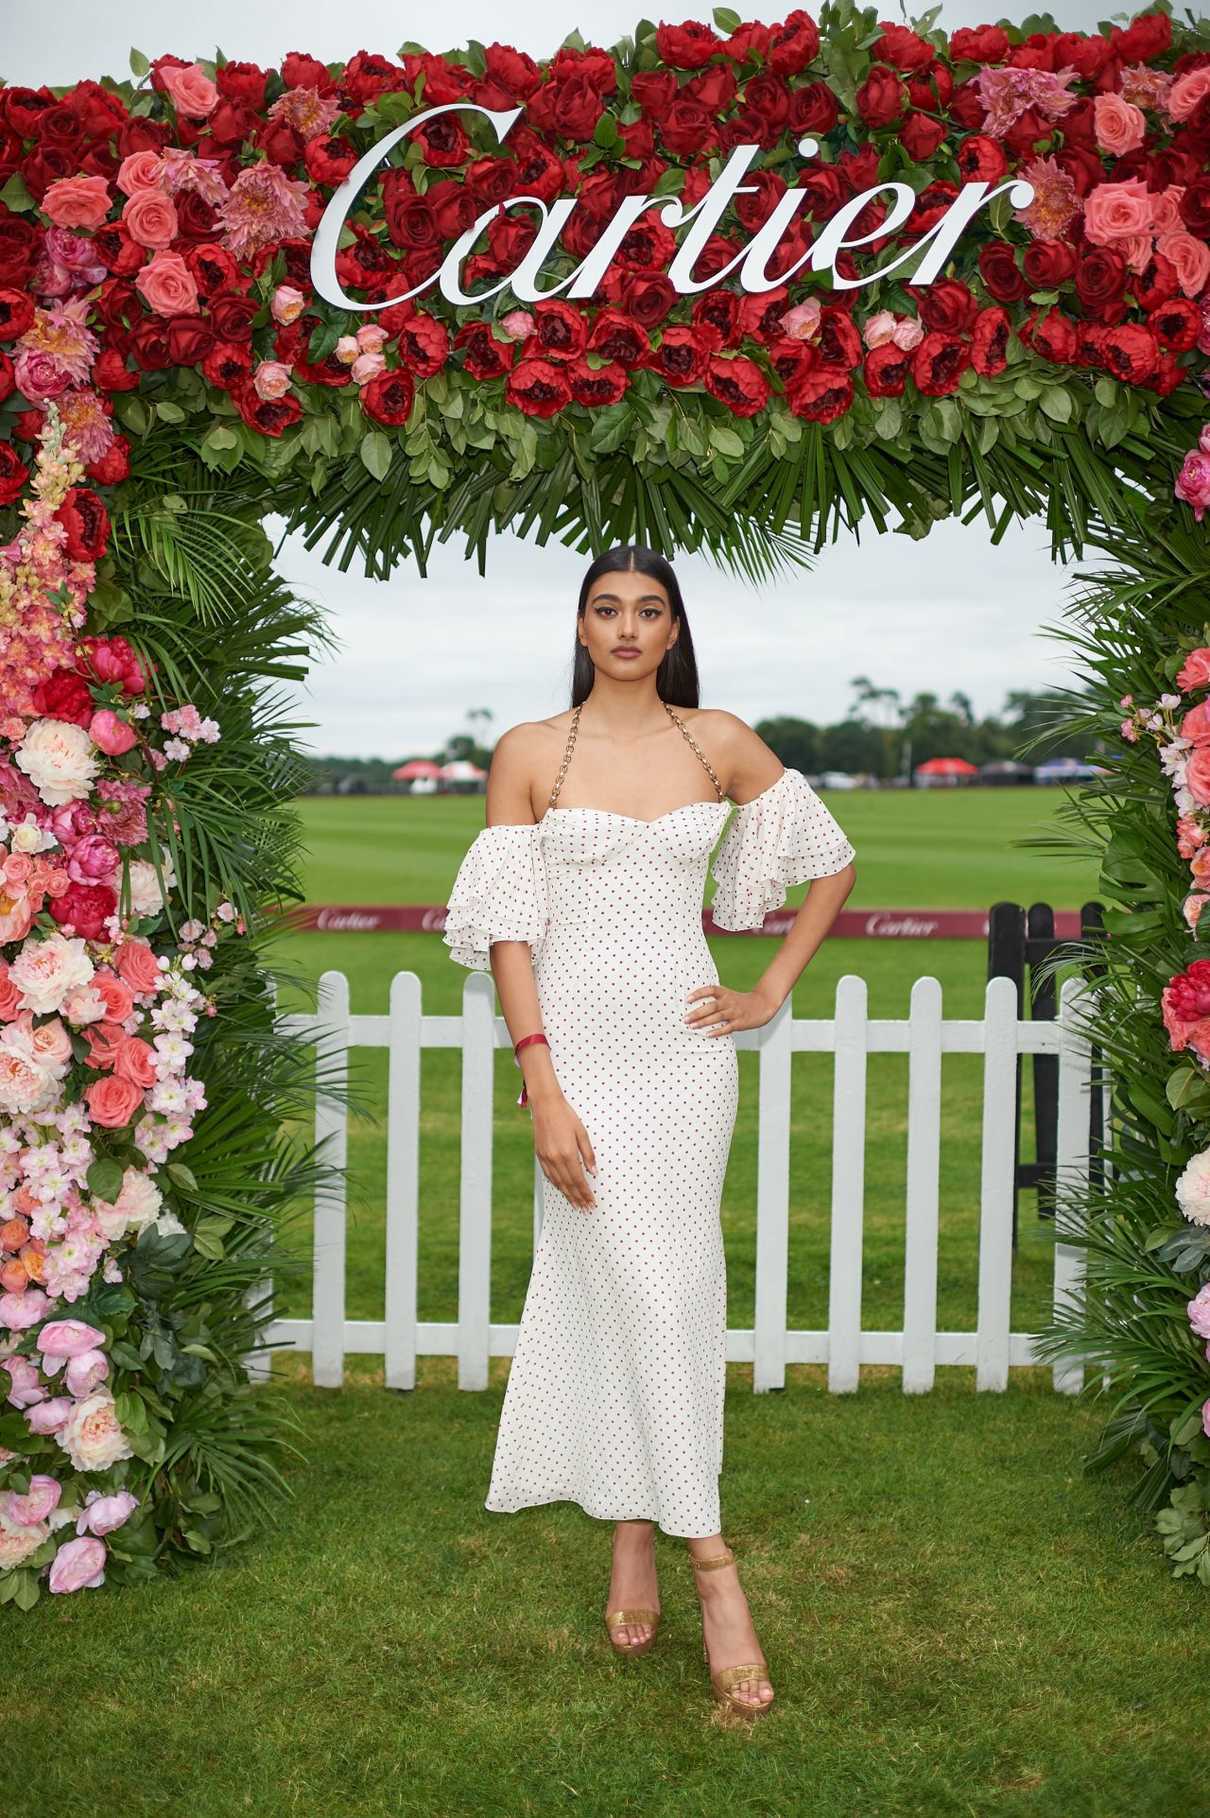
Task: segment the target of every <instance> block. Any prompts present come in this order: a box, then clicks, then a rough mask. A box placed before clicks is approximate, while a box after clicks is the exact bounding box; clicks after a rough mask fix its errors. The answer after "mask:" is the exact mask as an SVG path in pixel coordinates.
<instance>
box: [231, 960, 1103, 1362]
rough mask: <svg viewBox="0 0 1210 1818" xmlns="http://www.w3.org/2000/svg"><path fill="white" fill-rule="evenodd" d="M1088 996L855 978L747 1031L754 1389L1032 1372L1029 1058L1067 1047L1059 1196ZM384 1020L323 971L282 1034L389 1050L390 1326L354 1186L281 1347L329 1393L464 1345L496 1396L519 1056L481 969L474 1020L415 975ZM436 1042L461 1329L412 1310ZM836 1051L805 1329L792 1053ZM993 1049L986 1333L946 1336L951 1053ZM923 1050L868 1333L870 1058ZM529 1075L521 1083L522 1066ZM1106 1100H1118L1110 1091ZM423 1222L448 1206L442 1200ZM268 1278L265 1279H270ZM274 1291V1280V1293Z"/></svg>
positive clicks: (1073, 985) (320, 1198)
mask: <svg viewBox="0 0 1210 1818" xmlns="http://www.w3.org/2000/svg"><path fill="white" fill-rule="evenodd" d="M1088 991H1089V987H1088V986H1087V985H1086V984H1084V983H1083V982H1082V981H1081V980H1079V979H1069V980H1067V981H1066V982H1065V983H1064V985H1063V987H1062V990H1061V992H1060V1001H1059V1013H1058V1015H1057V1017H1056V1018H1055V1019H1054V1021H1038V1022H1033V1021H1029V1020H1024V1021H1021V1020H1018V1017H1017V1007H1016V992H1015V987H1014V985H1013V983H1012V981H1011V980H1009V979H1006V978H994V979H991V980H990V981H989V982H988V985H987V989H986V997H985V1002H984V1014H983V1017H982V1019H981V1020H971V1019H966V1018H946V1017H943V1016H942V1005H941V985H940V983H939V981H938V980H937V979H935V978H931V977H926V978H918V979H917V980H916V981H915V983H914V985H913V987H912V993H911V1001H910V1009H909V1014H908V1016H907V1017H906V1018H904V1019H899V1018H878V1017H870V1016H869V1015H868V1013H867V997H866V984H865V980H864V979H861V978H858V977H856V976H854V975H852V974H846V975H845V976H844V977H843V978H841V979H840V980H839V981H838V982H837V986H836V999H835V1014H834V1015H833V1016H830V1017H793V1016H792V1015H791V1014H790V1004H789V1002H788V1001H787V1002H786V1003H785V1004H783V1005H782V1007H781V1009H780V1010H779V1011H778V1013H777V1015H776V1016H775V1017H774V1018H773V1020H772V1021H771V1022H769V1023H767V1024H766V1025H765V1026H764V1027H763V1028H760V1029H745V1030H741V1031H739V1032H737V1034H736V1036H735V1042H736V1045H737V1047H739V1048H741V1049H755V1050H756V1051H757V1053H758V1055H759V1062H758V1069H759V1087H758V1090H759V1122H758V1137H757V1144H758V1147H757V1189H756V1294H755V1309H754V1324H753V1325H752V1326H751V1327H743V1328H734V1327H732V1328H729V1329H728V1333H727V1357H728V1360H729V1361H731V1362H736V1363H750V1364H751V1365H752V1366H753V1382H752V1386H753V1388H754V1389H755V1390H757V1391H761V1390H766V1389H775V1388H781V1387H783V1386H784V1384H785V1379H786V1365H787V1364H796V1363H826V1365H827V1369H828V1388H829V1389H830V1390H832V1391H834V1392H843V1391H848V1390H854V1389H856V1388H857V1387H858V1383H859V1372H860V1366H861V1365H862V1364H892V1365H896V1366H898V1367H899V1368H900V1370H901V1371H902V1386H903V1389H904V1391H905V1393H909V1394H911V1393H920V1392H922V1391H926V1390H928V1389H930V1388H931V1387H932V1386H933V1381H934V1373H935V1371H936V1369H937V1368H938V1366H942V1367H944V1366H949V1365H961V1364H964V1365H974V1368H975V1386H976V1388H977V1389H1003V1388H1005V1387H1006V1386H1007V1382H1008V1373H1009V1371H1010V1370H1011V1369H1014V1368H1020V1367H1022V1366H1027V1365H1031V1364H1032V1365H1035V1366H1036V1364H1037V1362H1038V1360H1037V1358H1036V1357H1035V1356H1034V1354H1033V1351H1032V1343H1031V1335H1030V1334H1029V1333H1025V1332H1013V1331H1010V1329H1009V1323H1010V1321H1009V1309H1010V1293H1011V1286H1012V1257H1013V1250H1012V1209H1013V1187H1012V1176H1013V1122H1014V1100H1015V1089H1016V1060H1017V1056H1018V1055H1019V1054H1057V1055H1058V1057H1059V1108H1058V1164H1057V1166H1058V1179H1059V1184H1060V1187H1061V1188H1062V1187H1063V1186H1064V1185H1067V1184H1070V1185H1072V1186H1076V1185H1078V1183H1079V1182H1080V1181H1082V1180H1084V1179H1086V1178H1087V1171H1088V1165H1089V1158H1088V1131H1089V1091H1090V1084H1091V1066H1090V1054H1089V1046H1088V1041H1087V1039H1086V1037H1085V1035H1084V1034H1083V1032H1082V1024H1083V1019H1084V1017H1085V1015H1086V1013H1087V1008H1088V1001H1089V1000H1088ZM389 1004H390V1007H389V1009H388V1011H387V1013H386V1015H372V1016H371V1015H358V1016H354V1015H351V1014H350V1010H349V986H348V980H347V979H346V978H345V976H344V974H343V973H341V972H334V971H330V972H325V973H324V974H323V976H322V978H321V979H320V982H319V992H318V997H317V1001H316V1011H315V1014H314V1015H291V1016H282V1017H281V1018H280V1019H279V1025H280V1027H281V1028H282V1029H283V1030H284V1031H286V1032H288V1033H290V1034H292V1035H296V1036H298V1037H300V1038H302V1039H307V1040H314V1041H315V1043H316V1045H317V1052H321V1053H322V1055H323V1057H324V1065H325V1069H326V1070H327V1071H328V1072H329V1075H330V1076H332V1077H336V1078H339V1077H341V1070H342V1069H343V1068H344V1067H346V1066H347V1056H348V1053H349V1050H350V1049H353V1048H385V1049H387V1050H388V1053H389V1083H388V1090H387V1118H388V1141H387V1172H386V1258H385V1265H386V1281H385V1304H384V1317H383V1318H382V1319H369V1320H366V1319H349V1318H347V1317H346V1314H345V1246H346V1208H345V1193H344V1182H343V1180H341V1181H338V1182H337V1183H336V1184H335V1185H334V1186H332V1187H331V1188H329V1189H328V1190H326V1191H322V1192H320V1193H319V1194H317V1197H316V1205H315V1218H314V1249H313V1258H314V1267H313V1288H312V1310H311V1317H310V1318H309V1319H271V1320H270V1322H269V1324H268V1325H267V1328H266V1330H265V1334H264V1336H265V1338H266V1339H267V1341H268V1342H269V1343H270V1344H274V1345H277V1344H286V1345H291V1346H293V1347H295V1348H296V1349H298V1350H309V1351H310V1353H311V1367H312V1377H313V1380H314V1382H315V1383H316V1385H317V1386H319V1387H324V1388H338V1387H340V1385H341V1383H342V1381H343V1376H344V1360H345V1356H346V1353H370V1354H373V1355H379V1356H381V1357H382V1358H383V1360H384V1382H385V1386H386V1387H388V1388H393V1389H410V1388H414V1387H415V1382H416V1359H417V1357H418V1356H434V1355H438V1356H456V1357H457V1359H458V1384H459V1387H460V1388H463V1389H481V1388H484V1387H486V1386H487V1382H488V1360H489V1358H492V1357H511V1356H512V1355H513V1352H514V1350H515V1346H516V1337H517V1327H516V1325H515V1324H514V1325H504V1324H497V1323H495V1322H493V1321H492V1319H491V1316H490V1306H489V1290H490V1262H491V1236H492V1205H491V1180H492V1116H493V1110H492V1107H493V1091H492V1086H493V1056H494V1051H495V1049H496V1048H498V1047H504V1048H506V1049H508V1048H510V1047H511V1042H510V1037H509V1033H508V1028H507V1025H506V1024H505V1021H504V1018H503V1017H502V1016H500V1015H498V1014H497V1013H496V1010H495V990H494V985H493V982H492V980H491V978H490V977H489V976H488V975H486V974H484V973H471V974H470V975H469V976H468V977H467V979H466V982H465V985H464V987H463V998H462V1012H461V1015H459V1016H426V1015H425V1014H423V1012H422V1010H421V1005H420V979H419V978H418V977H417V975H416V974H415V973H414V972H399V973H396V975H395V977H394V978H393V979H392V981H391V989H390V1000H389ZM426 1048H457V1049H460V1050H461V1053H462V1091H461V1101H462V1122H461V1172H460V1186H459V1200H458V1232H459V1271H458V1318H457V1321H456V1322H441V1321H422V1320H420V1319H419V1318H418V1316H417V1306H418V1302H417V1288H418V1268H417V1256H418V1235H419V1160H420V1135H421V1105H420V1057H421V1052H422V1050H424V1049H426ZM804 1052H809V1053H830V1054H834V1055H835V1066H834V1082H833V1104H832V1111H833V1127H832V1196H831V1248H830V1268H829V1305H828V1325H827V1330H826V1331H793V1330H788V1329H787V1325H786V1306H787V1286H788V1272H789V1212H790V1169H789V1162H790V1062H791V1056H792V1055H794V1054H795V1053H804ZM956 1053H962V1054H982V1055H983V1057H984V1059H983V1093H982V1149H981V1169H980V1195H979V1266H978V1300H977V1314H976V1323H975V1329H974V1331H963V1332H939V1331H938V1330H937V1260H938V1184H939V1174H940V1157H941V1057H942V1055H944V1054H956ZM870 1054H906V1055H907V1056H908V1130H907V1180H906V1205H905V1213H906V1218H905V1233H906V1236H905V1258H904V1261H905V1274H904V1297H903V1329H902V1331H898V1332H880V1331H864V1330H863V1329H862V1323H861V1285H862V1281H861V1278H862V1210H863V1186H864V1173H865V1144H866V1057H867V1056H868V1055H870ZM517 1077H518V1081H519V1078H520V1076H519V1075H518V1076H517ZM1105 1090H1106V1095H1107V1088H1105ZM316 1137H317V1139H325V1140H324V1148H323V1150H322V1153H323V1154H324V1155H326V1156H327V1158H328V1159H329V1160H330V1161H332V1162H334V1163H336V1164H337V1165H338V1166H339V1167H340V1168H342V1169H343V1168H345V1167H346V1165H347V1128H346V1117H345V1112H344V1110H343V1108H342V1106H341V1105H340V1104H339V1102H337V1101H336V1100H335V1099H334V1098H333V1097H332V1096H331V1095H320V1096H319V1098H318V1100H317V1106H316ZM543 1185H544V1176H543V1174H542V1172H541V1169H540V1167H539V1165H538V1162H537V1160H536V1158H535V1162H534V1243H535V1245H536V1243H537V1240H538V1236H539V1234H540V1230H541V1219H542V1189H543ZM428 1216H430V1217H431V1216H433V1211H432V1208H430V1209H429V1211H428ZM1053 1254H1054V1285H1053V1303H1054V1304H1055V1305H1056V1306H1058V1305H1061V1304H1063V1302H1064V1301H1065V1300H1066V1299H1067V1298H1068V1297H1069V1296H1070V1295H1071V1294H1072V1292H1073V1290H1077V1289H1078V1284H1079V1279H1080V1269H1081V1265H1082V1253H1081V1252H1080V1251H1079V1250H1078V1249H1077V1248H1076V1247H1074V1246H1072V1245H1068V1244H1063V1243H1059V1242H1057V1241H1056V1242H1054V1243H1053ZM267 1285H268V1284H266V1286H267ZM262 1291H263V1290H262ZM271 1355H272V1353H253V1354H252V1355H251V1356H249V1357H248V1358H247V1359H246V1360H245V1368H246V1370H247V1374H248V1375H249V1377H251V1378H253V1379H254V1380H255V1379H263V1378H264V1377H265V1376H266V1375H267V1374H268V1371H269V1367H270V1364H269V1359H270V1356H271ZM1052 1378H1053V1382H1054V1386H1055V1388H1056V1389H1058V1390H1059V1391H1061V1392H1064V1393H1075V1392H1076V1391H1078V1389H1079V1388H1080V1387H1081V1385H1082V1381H1083V1371H1082V1369H1080V1368H1079V1367H1077V1366H1073V1365H1070V1364H1062V1363H1060V1364H1056V1365H1053V1366H1052Z"/></svg>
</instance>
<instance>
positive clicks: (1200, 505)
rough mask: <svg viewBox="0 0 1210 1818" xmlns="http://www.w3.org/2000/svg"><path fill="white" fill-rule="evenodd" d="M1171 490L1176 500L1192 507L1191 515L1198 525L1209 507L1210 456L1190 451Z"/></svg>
mask: <svg viewBox="0 0 1210 1818" xmlns="http://www.w3.org/2000/svg"><path fill="white" fill-rule="evenodd" d="M1172 490H1173V492H1174V493H1175V494H1176V496H1177V498H1178V499H1183V500H1184V502H1185V504H1186V505H1191V506H1192V507H1193V515H1194V517H1195V518H1196V519H1197V521H1198V523H1199V524H1200V523H1201V521H1202V514H1203V512H1204V511H1205V509H1206V507H1207V505H1210V456H1207V455H1204V454H1198V453H1197V452H1196V451H1195V450H1194V449H1190V451H1189V453H1188V454H1187V455H1186V456H1185V459H1184V462H1183V464H1182V466H1181V471H1180V472H1179V473H1178V474H1177V476H1176V483H1175V485H1174V486H1173V489H1172Z"/></svg>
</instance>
